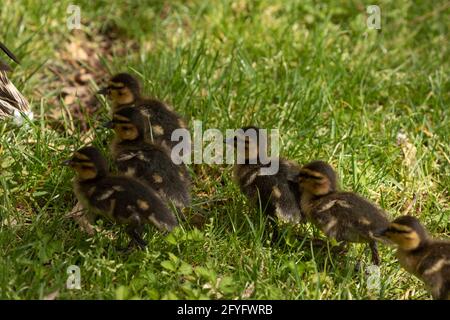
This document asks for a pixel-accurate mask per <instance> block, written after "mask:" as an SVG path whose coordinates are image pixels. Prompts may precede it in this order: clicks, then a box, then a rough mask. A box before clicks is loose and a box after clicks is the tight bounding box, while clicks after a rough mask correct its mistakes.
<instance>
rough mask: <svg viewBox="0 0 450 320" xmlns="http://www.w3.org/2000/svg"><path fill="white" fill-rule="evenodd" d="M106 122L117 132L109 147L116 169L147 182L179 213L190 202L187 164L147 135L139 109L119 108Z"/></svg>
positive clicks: (143, 117)
mask: <svg viewBox="0 0 450 320" xmlns="http://www.w3.org/2000/svg"><path fill="white" fill-rule="evenodd" d="M106 126H107V127H109V128H113V129H114V131H115V133H116V138H115V140H114V141H113V143H112V146H111V150H112V155H113V158H114V159H115V162H116V165H117V168H118V170H119V172H121V173H123V174H125V175H127V176H131V177H135V178H139V179H140V180H141V181H142V182H144V183H146V184H148V185H149V186H150V187H151V188H152V189H154V190H155V191H156V192H158V193H159V194H160V196H161V197H162V198H163V199H164V200H166V201H167V202H172V203H173V204H174V205H175V207H176V208H177V211H178V212H179V213H181V212H182V209H183V208H185V207H188V206H189V205H190V203H191V197H190V189H191V179H190V176H189V173H188V171H187V168H186V166H185V165H184V164H180V165H176V164H175V163H173V162H172V159H171V158H170V150H168V149H167V148H165V147H164V146H162V145H157V144H155V143H152V142H151V141H149V140H148V139H146V136H147V135H146V133H147V131H148V130H149V128H148V127H149V126H148V123H147V119H146V117H145V115H143V114H142V110H140V109H136V108H133V107H127V108H122V109H120V110H119V111H117V112H116V113H114V116H113V119H112V121H110V122H108V123H107V124H106Z"/></svg>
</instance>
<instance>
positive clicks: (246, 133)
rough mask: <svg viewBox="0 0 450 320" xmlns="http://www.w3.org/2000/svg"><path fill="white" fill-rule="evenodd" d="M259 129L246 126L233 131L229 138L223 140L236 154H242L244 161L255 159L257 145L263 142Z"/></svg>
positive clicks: (257, 153)
mask: <svg viewBox="0 0 450 320" xmlns="http://www.w3.org/2000/svg"><path fill="white" fill-rule="evenodd" d="M260 133H261V129H260V128H258V127H255V126H247V127H243V128H241V129H238V130H236V131H235V134H234V136H233V137H231V138H227V139H225V140H224V142H225V143H226V144H229V145H232V146H233V147H234V148H235V149H237V151H238V153H243V155H244V158H245V160H249V159H257V158H258V155H259V143H260V142H265V141H262V140H264V139H260Z"/></svg>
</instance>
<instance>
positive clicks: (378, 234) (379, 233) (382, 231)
mask: <svg viewBox="0 0 450 320" xmlns="http://www.w3.org/2000/svg"><path fill="white" fill-rule="evenodd" d="M388 230H389V227H387V228H383V229H379V230H377V231H375V232H374V233H373V235H374V236H375V237H384V236H385V235H386V232H387V231H388Z"/></svg>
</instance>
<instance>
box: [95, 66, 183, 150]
mask: <svg viewBox="0 0 450 320" xmlns="http://www.w3.org/2000/svg"><path fill="white" fill-rule="evenodd" d="M98 94H101V95H105V96H107V97H108V98H109V99H110V100H111V101H112V104H113V105H112V107H113V113H114V112H116V111H118V110H120V109H122V108H125V107H137V108H140V109H143V110H145V111H146V113H147V116H148V121H149V123H150V125H151V126H150V128H151V130H149V137H150V138H151V140H152V141H154V142H156V143H158V144H164V145H165V146H167V147H169V148H170V149H172V148H173V146H175V145H176V144H177V143H178V142H177V141H172V139H171V136H172V132H173V131H174V130H176V129H181V128H184V129H185V128H187V126H186V123H185V122H184V120H183V119H182V118H181V116H180V115H178V114H177V113H176V112H175V111H174V110H172V109H171V108H170V107H169V106H168V105H167V104H165V103H163V102H161V101H159V100H156V99H149V98H146V97H143V96H142V95H141V86H140V84H139V81H138V80H137V79H136V78H135V77H133V76H132V75H130V74H128V73H119V74H117V75H115V76H113V77H112V78H111V80H110V81H109V83H108V85H107V86H106V87H105V88H103V89H101V90H100V91H98Z"/></svg>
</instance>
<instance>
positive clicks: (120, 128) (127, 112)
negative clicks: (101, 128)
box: [105, 107, 147, 141]
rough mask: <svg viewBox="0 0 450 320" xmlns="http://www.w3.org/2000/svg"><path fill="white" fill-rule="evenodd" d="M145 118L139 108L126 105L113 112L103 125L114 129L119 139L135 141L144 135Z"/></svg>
mask: <svg viewBox="0 0 450 320" xmlns="http://www.w3.org/2000/svg"><path fill="white" fill-rule="evenodd" d="M146 120H147V119H146V117H145V116H144V115H143V114H142V111H141V110H139V109H136V108H133V107H127V108H123V109H120V110H119V111H117V112H115V113H114V115H113V118H112V120H111V121H109V122H107V123H106V124H105V127H107V128H112V129H114V132H115V133H116V135H117V137H118V138H119V139H120V140H121V141H124V140H126V141H135V140H140V139H143V138H144V137H145V132H146V128H147V126H146Z"/></svg>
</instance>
